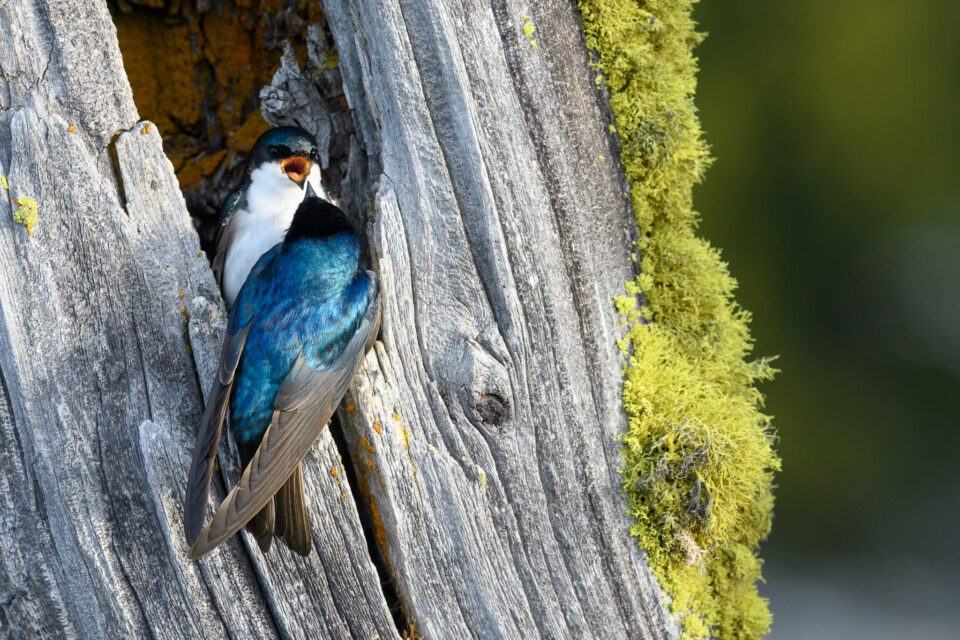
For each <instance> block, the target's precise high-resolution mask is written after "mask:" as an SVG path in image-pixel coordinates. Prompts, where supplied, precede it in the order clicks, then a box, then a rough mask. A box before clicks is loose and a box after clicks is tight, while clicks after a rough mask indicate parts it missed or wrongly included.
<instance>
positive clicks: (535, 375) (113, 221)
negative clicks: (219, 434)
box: [0, 0, 676, 638]
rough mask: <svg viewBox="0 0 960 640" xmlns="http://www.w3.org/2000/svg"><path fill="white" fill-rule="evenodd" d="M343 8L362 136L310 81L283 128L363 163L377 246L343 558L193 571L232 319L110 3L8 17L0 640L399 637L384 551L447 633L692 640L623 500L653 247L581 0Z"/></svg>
mask: <svg viewBox="0 0 960 640" xmlns="http://www.w3.org/2000/svg"><path fill="white" fill-rule="evenodd" d="M324 7H325V10H326V14H327V19H328V22H329V28H330V31H331V32H332V34H333V37H334V40H335V41H336V44H337V48H338V51H339V56H340V62H341V73H342V76H343V82H344V91H345V93H346V96H347V99H348V102H349V105H350V107H351V109H352V115H353V120H352V123H351V122H346V123H345V122H344V120H343V119H342V118H338V117H337V116H336V114H334V113H333V109H332V108H330V107H328V106H327V105H324V104H322V102H318V101H320V100H321V99H320V97H319V95H318V94H316V92H315V91H314V92H313V93H311V92H310V87H309V86H308V83H306V81H305V80H304V79H303V77H302V75H300V71H299V70H298V69H297V68H296V61H295V60H293V59H292V57H291V58H290V59H288V60H287V61H286V63H285V67H284V68H283V69H281V72H280V73H278V77H277V78H276V79H275V81H274V84H273V86H272V87H271V88H268V89H265V96H266V97H265V103H268V104H267V108H266V109H265V116H266V117H268V118H270V119H272V120H274V121H283V120H284V119H287V120H290V121H298V119H302V122H303V123H304V124H305V125H307V126H310V127H311V128H312V129H313V130H314V131H316V132H317V133H319V134H321V135H322V136H325V138H322V139H324V140H327V141H330V140H332V139H334V138H336V137H337V136H339V137H340V144H341V148H344V146H343V145H346V146H347V147H349V148H350V149H351V152H350V155H349V160H348V161H347V162H346V166H345V167H344V168H343V170H342V171H333V172H331V175H338V176H339V175H344V176H345V178H344V180H343V182H342V183H341V184H338V185H333V186H334V187H335V192H336V193H339V194H340V199H341V202H342V203H343V204H344V206H345V207H347V208H348V209H350V211H351V213H352V214H354V215H357V216H359V217H366V218H367V220H366V229H367V230H368V234H369V237H370V240H371V243H372V245H373V247H374V250H375V253H376V255H377V257H378V260H379V269H380V272H381V275H382V278H383V293H384V326H383V331H382V341H381V342H378V343H377V345H376V347H375V349H374V350H373V351H371V353H370V354H369V355H368V357H367V359H366V361H365V363H364V367H363V369H362V371H361V374H360V375H359V377H358V380H357V383H356V384H355V387H354V389H353V391H352V392H351V395H350V398H349V399H348V401H347V402H346V403H345V405H344V408H342V409H341V412H340V416H341V419H342V422H343V424H344V429H343V430H344V433H345V440H346V444H347V451H339V450H338V447H337V445H336V444H335V442H334V441H333V438H331V437H330V435H329V433H327V434H326V435H324V437H322V438H321V439H320V440H319V441H318V442H317V443H316V445H315V446H314V447H313V449H312V451H311V453H310V455H309V457H308V459H307V464H306V466H305V479H306V484H307V493H308V499H309V502H310V516H311V519H312V521H313V526H314V546H315V552H314V553H313V554H312V555H311V556H310V557H309V558H306V559H301V558H299V557H298V556H296V555H294V554H292V553H289V552H288V551H287V550H286V549H285V548H282V546H281V547H275V550H274V551H273V552H271V553H270V554H268V555H267V556H263V555H261V554H260V552H259V551H258V550H257V549H256V545H255V544H253V543H252V542H251V541H249V540H247V539H246V538H245V536H242V537H238V538H235V539H233V540H231V541H229V542H228V543H226V544H224V545H223V546H222V547H221V548H220V549H219V550H218V551H216V552H214V553H212V554H210V555H209V556H208V557H206V558H204V559H203V560H201V561H199V562H189V561H186V560H185V550H186V545H185V542H184V540H183V537H182V521H181V519H182V506H181V505H182V498H183V491H184V482H185V478H186V471H187V468H188V467H189V459H190V448H191V446H192V440H193V435H194V433H195V429H196V423H197V420H198V419H199V414H200V409H201V406H202V392H205V391H206V389H207V387H208V383H209V380H210V379H211V376H212V372H213V368H214V367H215V363H216V359H217V350H218V349H219V345H220V336H221V333H222V330H223V326H224V323H225V316H224V311H223V307H222V304H221V302H220V298H219V294H218V292H217V291H216V287H215V284H214V282H213V279H212V276H211V273H210V271H209V268H208V264H207V261H206V258H205V257H204V256H203V255H202V254H201V253H200V251H199V246H198V242H197V238H196V235H195V233H194V231H193V228H192V226H191V222H190V219H189V216H188V214H187V211H186V208H185V206H184V203H183V199H182V197H181V195H180V193H179V190H178V185H177V182H176V178H175V176H174V173H173V169H172V167H171V165H170V163H169V161H167V159H166V158H165V157H164V155H163V151H162V145H161V139H160V137H159V133H158V132H157V130H156V127H153V126H152V125H150V124H149V123H147V122H144V121H139V115H138V113H137V111H136V107H135V106H134V104H133V100H132V96H131V93H130V89H129V86H128V83H127V80H126V77H125V75H124V71H123V67H122V63H121V57H120V52H119V49H118V46H117V41H116V35H115V32H114V29H113V26H112V24H111V22H110V16H109V13H108V12H107V9H106V7H105V5H104V3H103V2H102V1H95V2H94V1H87V0H8V2H6V3H4V4H2V5H0V174H2V175H4V176H6V177H7V179H8V181H9V186H10V192H9V193H0V195H2V196H4V197H3V198H0V374H2V375H0V386H2V394H0V439H2V441H0V464H2V467H0V631H2V632H3V634H4V635H6V636H11V637H18V638H19V637H23V638H33V637H82V638H101V637H110V638H114V637H156V638H184V637H189V638H220V637H234V638H253V637H257V638H260V637H264V638H269V637H289V638H300V637H322V638H390V637H398V636H399V635H400V633H399V632H398V629H397V625H396V624H395V621H394V618H393V615H392V613H393V612H391V611H390V606H391V604H392V603H391V602H389V601H388V598H387V596H386V595H385V589H384V587H383V585H382V584H381V577H380V576H379V575H378V573H377V570H376V568H375V566H374V562H373V559H372V558H371V554H370V552H369V551H368V546H367V545H368V542H367V536H372V537H373V539H374V543H373V544H375V545H376V546H377V547H378V548H379V553H380V554H382V556H383V557H384V559H385V563H386V567H387V572H388V573H389V582H390V589H393V590H395V592H396V594H397V596H398V597H399V601H400V605H401V607H402V612H401V614H400V615H399V618H400V619H401V620H402V621H403V623H404V624H407V625H410V624H412V625H414V626H415V629H416V633H417V634H418V635H420V636H422V637H424V638H471V637H475V638H531V637H543V638H568V637H581V638H661V637H671V636H674V635H675V634H676V629H675V627H674V626H673V625H672V623H671V622H670V621H669V620H668V618H667V616H666V615H665V614H664V609H663V605H662V600H663V599H664V596H662V594H660V592H659V589H658V587H657V585H656V583H655V580H654V579H653V578H652V576H651V574H650V572H649V570H648V569H647V567H646V565H645V563H644V559H643V556H642V554H641V552H640V551H639V550H638V548H637V547H636V544H635V542H634V541H633V539H632V538H631V537H630V536H629V534H628V531H627V529H628V526H629V521H628V519H627V517H626V516H625V515H624V505H623V503H622V501H621V499H620V496H619V494H618V492H617V488H618V477H617V475H616V466H617V463H618V446H619V445H618V443H617V436H618V434H619V433H620V432H621V431H622V429H623V427H624V424H623V421H624V418H623V415H622V412H621V408H620V397H619V392H620V385H621V382H620V368H621V366H622V361H621V355H620V354H619V352H618V351H617V348H616V338H617V336H618V335H619V332H618V326H617V323H618V319H617V317H616V315H615V313H614V310H613V306H612V302H611V299H612V297H613V296H614V295H616V294H618V293H620V292H621V291H622V287H623V283H624V281H626V280H627V279H629V278H630V277H631V275H632V269H633V265H632V263H631V260H630V252H631V248H632V245H631V239H632V236H631V234H632V232H633V231H632V230H633V229H634V223H633V221H632V216H631V214H630V212H629V210H628V207H627V204H626V198H625V195H624V192H625V186H624V184H623V181H622V178H621V174H620V171H619V168H618V165H617V162H616V149H615V147H614V146H613V145H614V142H613V140H612V138H611V137H610V136H609V134H608V133H607V126H608V125H609V114H608V113H607V110H606V106H605V99H604V97H603V96H602V95H600V94H599V93H598V91H597V90H596V87H595V84H594V81H593V77H592V74H591V72H590V70H589V66H588V57H587V53H586V51H585V49H584V47H583V44H582V34H581V32H580V27H579V16H578V15H577V13H576V7H575V4H574V3H571V2H560V1H551V0H537V1H535V2H532V3H530V2H528V3H525V4H522V3H515V2H510V1H505V0H484V1H481V0H458V1H457V2H448V1H444V0H419V1H415V0H401V1H398V0H382V1H379V2H347V1H346V0H325V1H324ZM524 16H530V18H531V20H532V23H533V24H534V25H535V26H536V33H535V36H534V38H535V39H536V42H537V46H536V47H532V46H531V45H530V42H529V40H530V38H529V37H527V36H525V35H524V33H523V24H524V22H525V19H524ZM266 98H269V100H267V99H266ZM304 100H306V101H305V102H304ZM71 125H73V128H71ZM160 133H162V132H160ZM351 133H353V134H354V135H355V137H354V138H353V139H352V140H350V141H349V143H347V142H344V139H345V138H346V137H349V136H350V135H351ZM331 144H333V143H332V142H331ZM17 197H29V198H32V199H35V200H36V201H37V203H38V205H39V212H40V213H39V222H38V224H37V227H36V228H35V229H34V233H33V235H31V236H28V235H27V233H26V230H25V229H24V227H23V226H21V225H19V224H17V223H14V222H13V219H12V210H13V207H12V206H11V204H10V203H9V200H10V198H17ZM340 456H343V457H345V458H349V461H350V462H352V465H353V467H355V469H356V473H357V477H358V482H357V487H358V488H359V490H358V491H356V492H355V491H354V488H353V487H351V485H350V484H349V483H348V482H347V470H346V468H345V464H344V463H345V461H344V460H341V458H340ZM220 460H221V463H222V465H223V467H222V473H223V476H225V478H226V480H227V481H228V482H232V481H233V480H234V479H235V478H236V476H237V469H236V465H235V463H234V462H232V461H233V460H235V457H234V456H232V455H231V452H230V451H229V450H227V448H226V447H224V448H223V449H222V450H221V455H220ZM214 493H215V494H216V498H217V499H219V498H222V496H223V486H222V484H219V486H218V487H216V489H215V491H214ZM364 514H373V515H372V517H371V519H372V522H373V526H372V527H368V528H369V529H371V530H370V531H367V532H365V531H364V528H363V526H362V524H361V521H362V515H364ZM390 589H387V591H390Z"/></svg>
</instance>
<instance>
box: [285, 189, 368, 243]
mask: <svg viewBox="0 0 960 640" xmlns="http://www.w3.org/2000/svg"><path fill="white" fill-rule="evenodd" d="M344 231H346V232H349V233H352V234H354V235H356V233H357V231H356V229H355V228H354V227H353V224H351V222H350V220H349V218H347V215H346V214H345V213H344V212H343V211H341V210H340V209H339V208H338V207H337V206H335V205H333V204H331V203H329V202H327V201H326V200H324V199H322V198H318V197H316V196H312V197H311V196H308V197H307V198H305V199H304V201H303V202H301V203H300V206H299V207H297V212H296V213H295V214H293V221H292V222H291V223H290V229H289V230H288V231H287V237H286V238H285V239H284V243H285V244H290V243H291V242H294V241H296V240H298V239H300V238H325V237H328V236H332V235H334V234H336V233H342V232H344Z"/></svg>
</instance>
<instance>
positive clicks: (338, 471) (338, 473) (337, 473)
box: [330, 467, 340, 478]
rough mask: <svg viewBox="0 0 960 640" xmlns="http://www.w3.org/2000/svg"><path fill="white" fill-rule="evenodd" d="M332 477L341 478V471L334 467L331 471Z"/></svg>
mask: <svg viewBox="0 0 960 640" xmlns="http://www.w3.org/2000/svg"><path fill="white" fill-rule="evenodd" d="M330 475H331V476H333V477H334V478H339V477H340V470H339V469H337V468H336V467H332V468H331V469H330Z"/></svg>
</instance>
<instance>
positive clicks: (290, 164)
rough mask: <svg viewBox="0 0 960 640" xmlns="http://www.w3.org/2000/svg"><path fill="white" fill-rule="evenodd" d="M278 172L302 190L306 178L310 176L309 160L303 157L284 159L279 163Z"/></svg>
mask: <svg viewBox="0 0 960 640" xmlns="http://www.w3.org/2000/svg"><path fill="white" fill-rule="evenodd" d="M280 171H282V172H283V173H284V174H285V175H286V176H287V177H288V178H290V179H291V180H293V181H294V182H296V183H297V186H298V187H300V188H301V189H303V185H304V183H305V182H306V181H307V176H309V175H310V158H304V157H303V156H294V157H292V158H284V159H283V160H281V161H280Z"/></svg>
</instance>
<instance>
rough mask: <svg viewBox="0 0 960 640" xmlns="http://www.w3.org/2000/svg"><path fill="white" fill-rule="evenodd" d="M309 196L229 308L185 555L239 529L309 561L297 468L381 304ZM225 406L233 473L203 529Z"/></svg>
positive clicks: (346, 231)
mask: <svg viewBox="0 0 960 640" xmlns="http://www.w3.org/2000/svg"><path fill="white" fill-rule="evenodd" d="M308 192H309V195H308V196H307V198H305V199H304V201H303V202H302V203H301V204H300V205H299V206H298V207H297V210H296V214H295V215H294V216H293V221H292V223H291V225H290V230H289V231H288V232H287V233H286V237H285V239H284V240H283V242H282V243H280V244H278V245H276V246H275V247H273V248H272V249H271V250H270V251H268V252H267V253H265V254H264V255H263V256H262V257H261V258H260V259H259V260H258V261H257V263H256V265H254V267H253V269H252V270H251V271H250V275H249V276H248V277H247V279H246V282H245V283H244V284H243V286H242V287H241V288H240V292H239V294H238V296H237V298H236V301H235V304H234V306H233V307H232V308H231V310H230V318H229V320H228V323H227V335H226V338H225V340H224V344H223V350H222V352H221V355H220V367H219V375H218V378H217V379H216V380H215V381H214V384H213V388H212V390H211V393H210V401H209V403H208V404H207V407H206V410H205V411H204V414H203V418H202V419H201V422H200V430H199V433H198V434H197V441H196V445H195V448H194V452H193V462H192V464H191V467H190V476H189V478H188V485H187V497H186V504H185V509H184V511H185V515H184V529H185V532H186V538H187V542H188V543H189V544H190V545H191V546H190V551H189V553H188V557H190V558H197V557H199V556H200V555H202V554H204V553H207V552H208V551H210V550H211V549H213V548H214V547H216V546H217V545H219V544H220V543H221V542H223V541H224V540H226V539H227V538H229V537H230V536H231V535H233V534H234V533H236V532H237V531H239V530H240V528H241V527H243V526H244V525H246V527H247V529H248V530H249V531H250V532H251V533H252V534H253V536H254V537H255V538H256V540H257V543H258V544H259V546H260V549H261V550H262V551H264V552H266V551H267V550H269V548H270V543H271V541H272V539H273V537H274V536H278V537H279V538H280V539H281V540H283V541H284V543H285V544H286V545H287V546H288V547H290V548H291V549H293V550H294V551H296V552H297V553H299V554H301V555H307V554H309V553H310V549H311V540H312V538H311V534H310V524H309V519H308V517H307V508H306V501H305V499H304V495H303V476H302V474H301V469H300V461H301V460H302V459H303V457H304V456H305V455H306V453H307V450H308V449H309V448H310V445H311V444H313V442H314V440H316V439H317V437H318V436H319V435H320V433H321V432H322V430H323V428H324V427H325V426H326V425H327V422H328V421H329V420H330V416H331V415H332V414H333V412H334V410H335V409H336V408H337V405H338V404H339V403H340V399H341V398H342V397H343V394H344V393H345V392H346V390H347V387H348V386H349V385H350V381H351V380H352V379H353V376H354V374H355V373H356V370H357V368H358V367H359V366H360V361H361V360H362V359H363V356H364V354H365V353H366V352H367V350H368V349H369V348H370V347H371V345H372V344H373V341H374V339H375V338H376V335H377V331H378V329H379V326H380V304H379V302H380V299H379V294H378V282H377V277H376V275H375V274H374V273H373V272H372V271H368V270H367V269H366V267H367V266H369V258H368V256H367V255H366V251H365V250H364V248H363V247H362V244H361V241H360V238H359V236H358V234H357V232H356V230H355V229H354V228H353V226H352V225H351V223H350V221H349V220H348V219H347V217H346V216H345V215H344V213H343V212H342V211H341V210H340V209H338V208H337V207H336V206H334V205H333V204H331V203H329V202H327V201H325V200H323V199H321V198H319V197H317V196H316V195H315V194H314V193H313V189H312V188H310V187H308ZM228 405H229V414H230V420H229V429H230V431H231V433H232V434H233V438H234V440H235V441H236V443H237V448H238V449H239V452H240V459H241V463H242V465H243V473H242V476H241V478H240V481H239V483H237V485H236V486H235V487H234V488H233V490H231V491H230V493H229V494H228V495H227V497H226V498H225V499H224V501H223V503H222V504H221V505H220V507H219V508H218V509H217V511H216V513H215V514H214V516H213V520H212V521H211V523H210V524H209V525H207V526H206V527H205V528H203V519H204V515H205V513H206V508H207V495H208V493H209V490H210V478H211V476H212V474H213V464H214V459H215V456H216V453H217V442H218V440H219V438H220V431H221V427H222V425H223V422H224V417H225V415H226V413H227V409H228ZM201 529H202V530H201Z"/></svg>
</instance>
